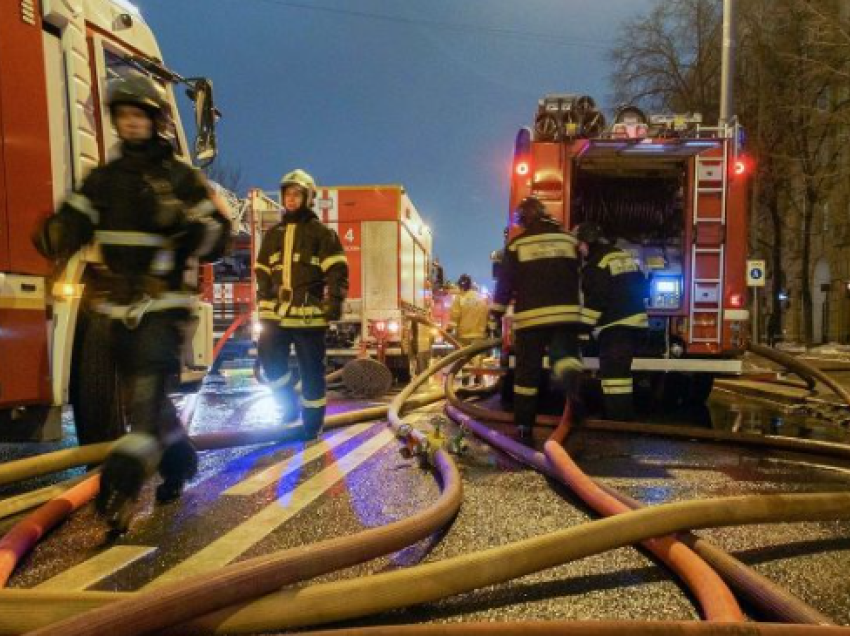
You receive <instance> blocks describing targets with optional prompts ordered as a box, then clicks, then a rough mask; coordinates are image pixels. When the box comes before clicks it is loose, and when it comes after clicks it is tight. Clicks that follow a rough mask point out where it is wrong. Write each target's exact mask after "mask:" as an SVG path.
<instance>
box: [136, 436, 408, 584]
mask: <svg viewBox="0 0 850 636" xmlns="http://www.w3.org/2000/svg"><path fill="white" fill-rule="evenodd" d="M392 440H393V434H392V433H391V432H390V431H388V430H383V431H381V432H380V433H378V434H377V435H375V437H373V438H372V439H370V440H368V441H367V442H364V443H363V444H362V445H360V446H358V447H357V448H356V449H354V450H353V451H351V452H350V453H348V454H347V455H345V456H344V457H342V458H340V459H338V460H337V462H336V463H335V464H333V465H332V466H329V467H328V468H325V469H324V470H322V471H321V472H319V473H317V474H315V475H313V477H311V478H310V479H308V480H307V481H305V482H304V483H303V484H301V485H300V486H298V487H297V488H296V489H295V490H293V491H292V492H290V493H283V494H282V495H281V497H280V498H279V499H278V500H277V501H275V502H273V503H271V504H270V505H268V506H266V507H265V508H263V510H261V511H260V512H258V513H257V514H256V515H254V516H253V517H252V518H251V519H249V520H248V521H246V522H244V523H242V524H240V525H239V526H237V527H235V528H234V529H233V530H231V531H230V532H228V533H227V534H225V535H224V536H222V537H220V538H218V539H216V540H215V541H213V542H212V543H210V544H209V545H207V546H206V547H205V548H204V549H203V550H200V551H199V552H197V553H195V554H194V555H192V556H191V557H189V558H188V559H186V560H185V561H183V562H182V563H180V564H179V565H177V566H176V567H174V568H172V569H170V570H169V571H167V572H165V573H164V574H162V575H161V576H159V577H158V578H156V579H154V580H153V581H151V582H150V583H148V585H146V586H145V588H143V589H146V590H147V589H150V588H155V587H159V586H161V585H163V584H165V583H171V582H173V581H175V580H178V579H182V578H185V577H188V576H192V575H194V574H202V573H204V572H211V571H214V570H217V569H219V568H222V567H224V566H225V565H227V564H228V563H230V562H231V561H233V560H234V559H236V558H237V557H238V556H239V555H240V554H242V553H243V552H245V551H246V550H248V549H249V548H251V547H252V546H254V545H255V544H257V543H258V542H259V541H261V540H262V539H264V538H265V537H266V536H268V535H269V534H271V533H272V532H274V531H275V530H276V529H277V528H278V527H280V526H281V525H283V524H284V523H285V522H286V521H287V520H289V519H291V518H292V517H294V516H295V515H296V514H297V513H298V512H300V511H301V510H302V509H303V508H305V507H306V506H307V505H309V504H310V503H312V502H313V501H315V500H316V499H318V498H319V496H320V495H322V494H323V493H325V492H327V491H328V490H330V488H331V487H333V486H334V485H335V484H336V483H337V482H339V481H341V480H342V479H343V478H344V477H345V476H346V475H347V474H348V473H350V472H351V471H353V470H354V469H355V468H357V467H358V466H359V465H360V464H362V463H363V462H365V461H366V460H367V459H369V458H370V457H371V456H372V455H374V454H375V453H377V452H378V451H379V450H380V449H381V448H383V447H384V446H386V445H387V444H388V443H389V442H391V441H392Z"/></svg>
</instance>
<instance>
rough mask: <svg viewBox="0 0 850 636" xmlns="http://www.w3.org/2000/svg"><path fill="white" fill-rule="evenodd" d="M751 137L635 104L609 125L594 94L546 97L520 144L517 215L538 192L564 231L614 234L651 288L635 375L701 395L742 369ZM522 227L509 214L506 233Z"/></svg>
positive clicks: (591, 361) (514, 198)
mask: <svg viewBox="0 0 850 636" xmlns="http://www.w3.org/2000/svg"><path fill="white" fill-rule="evenodd" d="M742 139H743V134H742V132H741V129H740V128H739V126H738V125H737V124H732V125H722V126H713V127H707V126H703V124H702V118H701V117H700V116H699V114H692V115H686V116H649V117H648V116H647V115H646V114H645V113H643V112H642V111H641V110H640V109H639V108H636V107H632V106H627V107H623V108H620V109H619V110H618V111H617V113H616V115H615V117H614V121H613V123H612V124H611V125H606V123H605V120H604V117H603V115H602V113H601V112H600V111H599V110H598V109H597V108H596V106H595V103H594V101H593V99H592V98H590V97H587V96H578V95H569V94H558V95H547V96H546V97H544V98H543V99H541V100H540V102H539V104H538V110H537V114H536V118H535V122H534V126H533V128H523V129H521V130H520V131H519V133H518V134H517V137H516V141H515V146H514V158H513V171H512V177H511V191H510V210H511V211H513V210H514V209H515V208H516V205H517V204H518V203H519V201H521V200H522V199H523V198H524V197H526V196H530V195H533V196H536V197H538V198H539V199H540V200H541V201H543V203H544V204H545V206H546V209H547V211H548V212H549V213H550V214H551V215H552V216H553V217H554V218H555V219H557V220H558V221H559V222H561V223H562V224H563V225H564V227H565V228H568V229H569V228H573V227H575V226H576V225H577V224H579V223H581V222H583V221H594V222H597V223H599V224H600V225H601V226H602V228H603V230H604V232H605V234H606V235H608V236H613V237H617V246H618V247H621V248H622V249H624V250H626V251H628V252H630V253H631V254H633V255H634V258H635V259H636V260H637V262H638V263H639V264H640V267H641V269H642V270H643V272H644V273H645V275H646V276H647V278H648V280H649V287H650V297H649V300H648V306H647V310H648V314H649V322H650V328H649V333H648V337H647V339H646V342H645V343H644V346H643V347H642V351H640V352H639V357H638V358H636V359H635V361H634V364H633V367H632V368H633V370H635V371H643V372H651V373H653V374H655V375H656V380H660V381H661V382H662V383H664V382H665V381H667V382H668V383H669V382H670V380H671V379H673V378H675V379H676V380H677V381H678V380H680V379H681V378H682V376H683V375H685V376H686V377H687V378H688V390H689V391H690V393H691V397H693V398H696V399H699V398H703V399H704V398H705V397H707V395H708V393H709V392H710V390H711V385H712V379H713V377H714V376H715V375H717V374H739V373H740V372H741V366H742V360H741V358H742V353H743V350H744V347H745V346H746V342H747V338H748V334H749V327H748V324H749V318H750V316H749V312H748V310H747V287H746V253H747V215H748V206H747V203H748V197H747V192H748V178H747V177H748V175H747V172H748V162H747V159H746V157H745V156H744V154H743V152H742V146H741V141H742ZM519 231H520V229H519V228H518V227H517V226H516V225H515V223H514V221H513V220H512V219H509V221H508V229H507V236H508V237H513V236H516V235H517V234H518V233H519ZM585 364H586V366H588V367H589V368H591V369H592V368H594V367H596V366H597V365H598V361H597V360H596V359H595V358H593V356H592V354H591V355H590V356H587V357H586V358H585ZM677 386H680V387H681V385H680V384H678V385H677Z"/></svg>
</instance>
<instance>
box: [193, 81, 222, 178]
mask: <svg viewBox="0 0 850 636" xmlns="http://www.w3.org/2000/svg"><path fill="white" fill-rule="evenodd" d="M186 94H187V95H188V96H189V99H191V100H192V101H193V102H194V103H195V129H196V131H197V133H196V134H197V136H196V137H195V160H196V161H197V162H198V166H199V167H201V168H205V167H207V166H208V165H210V164H211V163H212V162H213V160H214V159H215V157H216V155H217V154H218V145H217V141H216V136H215V122H216V119H218V116H219V112H218V111H217V110H216V108H215V105H214V104H213V86H212V81H210V80H208V79H206V78H203V77H202V78H198V79H194V80H192V84H191V88H190V89H189V90H187V91H186Z"/></svg>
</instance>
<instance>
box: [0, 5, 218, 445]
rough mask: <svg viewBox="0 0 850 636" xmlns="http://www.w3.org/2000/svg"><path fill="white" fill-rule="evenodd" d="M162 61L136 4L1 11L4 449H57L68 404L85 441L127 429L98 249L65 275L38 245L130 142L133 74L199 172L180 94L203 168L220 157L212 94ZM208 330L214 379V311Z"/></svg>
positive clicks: (198, 356) (202, 321) (197, 360)
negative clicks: (96, 288) (123, 117)
mask: <svg viewBox="0 0 850 636" xmlns="http://www.w3.org/2000/svg"><path fill="white" fill-rule="evenodd" d="M161 58H162V56H161V53H160V51H159V47H158V46H157V44H156V40H155V37H154V34H153V33H152V32H151V29H150V28H149V26H148V25H147V24H146V23H145V22H144V20H143V19H142V17H141V15H140V14H139V13H138V11H137V10H136V9H134V8H133V7H132V5H130V4H129V3H127V2H123V1H121V0H64V1H63V2H55V1H49V0H43V1H42V2H39V3H27V2H23V3H20V2H4V3H0V175H4V176H3V177H0V326H1V327H0V361H2V363H0V438H5V439H11V438H27V439H51V438H58V437H59V436H60V435H61V427H60V415H61V409H62V407H63V405H65V404H68V403H70V404H72V405H73V407H74V416H75V417H74V419H75V423H76V425H77V429H78V434H79V437H80V439H81V440H84V441H98V440H101V439H112V438H115V437H117V436H118V435H119V434H121V433H122V432H123V430H124V420H123V408H122V399H121V390H120V387H119V386H118V383H117V378H116V374H115V369H114V364H113V361H112V358H111V352H110V351H109V349H108V348H107V347H106V346H105V345H106V340H105V339H104V337H103V336H104V333H105V329H107V328H108V325H106V324H105V319H104V318H102V317H101V316H98V315H96V314H94V313H91V312H89V311H87V309H86V306H87V302H88V291H87V290H89V289H90V287H91V283H92V281H93V280H94V279H95V278H96V277H97V275H98V262H99V257H98V249H97V248H96V247H95V248H91V249H86V250H84V251H80V252H77V253H76V254H74V255H72V256H71V257H70V258H69V259H68V260H67V262H65V263H63V267H61V268H60V269H59V270H58V271H52V269H51V265H50V264H49V263H48V262H47V261H46V260H45V259H44V258H42V257H41V256H40V255H39V254H38V253H37V252H36V250H35V248H34V247H33V246H32V244H31V242H30V236H31V234H32V233H33V231H34V230H35V228H36V227H37V226H38V224H39V222H40V221H41V220H42V219H43V218H44V216H45V215H46V214H49V213H50V211H51V210H53V208H54V206H55V204H56V203H57V202H58V201H60V200H62V199H64V197H65V196H66V194H67V193H68V192H69V191H70V190H71V189H72V188H73V186H74V184H75V183H79V182H80V181H81V180H82V178H83V177H84V176H85V175H86V174H87V173H88V172H89V170H91V169H92V168H93V167H95V166H97V165H98V164H100V163H102V162H104V161H105V160H106V158H107V157H108V156H109V155H110V152H111V150H112V148H113V147H114V146H115V144H117V142H118V139H117V135H116V134H115V131H114V130H113V127H112V119H111V113H110V109H109V108H108V106H107V95H108V94H109V92H110V88H111V87H113V86H115V85H120V84H119V83H118V81H119V80H124V79H126V78H128V77H130V76H132V75H133V74H139V73H141V74H143V75H146V76H148V77H149V78H150V79H151V80H153V82H154V83H155V87H156V89H157V90H156V93H157V94H153V93H151V95H150V105H151V106H152V107H157V108H160V107H161V109H162V111H163V115H164V116H163V118H162V125H163V126H164V127H165V129H164V133H165V135H166V137H168V139H169V140H170V141H171V142H172V143H173V144H174V147H175V151H176V153H177V154H178V155H179V156H180V157H182V158H183V159H186V160H188V159H189V148H190V147H189V145H188V143H187V140H186V137H185V135H184V132H183V127H182V124H181V121H180V116H179V113H178V111H177V107H176V102H175V97H174V90H175V87H176V85H177V84H182V85H184V86H186V87H188V91H187V92H188V93H189V94H190V97H191V98H192V99H193V101H194V106H195V115H196V123H197V125H198V136H197V139H196V141H195V144H194V154H195V158H196V160H197V161H198V162H199V163H202V164H204V165H205V164H207V163H209V162H210V161H211V160H212V159H213V158H214V156H215V148H216V142H215V131H214V122H215V119H216V116H217V113H216V111H215V109H214V106H213V100H212V84H211V83H210V82H209V81H208V80H205V79H199V78H195V79H184V78H183V77H181V76H180V75H178V74H177V73H175V72H173V71H171V70H170V69H168V68H167V67H165V66H164V65H163V64H162V62H161V61H160V60H161ZM113 90H114V89H113ZM20 95H26V96H27V98H26V99H20ZM116 98H117V100H116ZM133 99H137V97H133ZM113 101H118V102H120V101H121V100H120V95H115V94H114V93H113ZM187 282H189V283H191V281H187ZM195 318H196V320H195V324H196V329H195V333H194V337H193V338H192V339H191V340H192V351H191V353H190V354H187V355H188V356H190V358H189V360H188V363H189V365H191V366H193V367H203V366H206V365H208V364H209V363H210V361H211V352H212V330H211V321H210V312H209V307H208V306H205V305H203V304H201V305H200V307H199V309H198V310H197V311H196V314H195ZM79 369H85V373H78V372H76V371H77V370H79Z"/></svg>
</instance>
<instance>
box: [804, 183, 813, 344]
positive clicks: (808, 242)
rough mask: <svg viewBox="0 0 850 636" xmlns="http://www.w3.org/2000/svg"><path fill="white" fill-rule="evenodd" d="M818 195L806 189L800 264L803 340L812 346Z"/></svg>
mask: <svg viewBox="0 0 850 636" xmlns="http://www.w3.org/2000/svg"><path fill="white" fill-rule="evenodd" d="M816 203H817V193H816V192H814V191H813V190H812V189H811V188H808V187H807V188H806V201H805V207H804V209H803V257H802V259H801V262H800V290H801V310H802V312H803V340H804V342H805V343H806V346H807V347H808V346H811V344H812V342H813V340H814V321H813V316H812V279H811V276H809V264H810V263H811V260H812V222H813V221H814V214H815V204H816Z"/></svg>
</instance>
